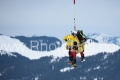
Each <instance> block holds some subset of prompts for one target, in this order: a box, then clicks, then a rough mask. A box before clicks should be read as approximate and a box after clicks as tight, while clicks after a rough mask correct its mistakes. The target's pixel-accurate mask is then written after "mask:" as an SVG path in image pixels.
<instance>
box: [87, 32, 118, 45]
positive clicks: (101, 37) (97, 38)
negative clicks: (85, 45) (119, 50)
mask: <svg viewBox="0 0 120 80" xmlns="http://www.w3.org/2000/svg"><path fill="white" fill-rule="evenodd" d="M86 36H87V37H88V38H89V39H91V41H92V40H94V41H93V42H98V43H113V44H116V45H119V46H120V36H118V37H111V36H108V35H106V34H103V33H89V34H87V35H86Z"/></svg>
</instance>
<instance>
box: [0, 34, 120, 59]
mask: <svg viewBox="0 0 120 80" xmlns="http://www.w3.org/2000/svg"><path fill="white" fill-rule="evenodd" d="M65 46H66V44H65V43H64V44H63V45H62V46H61V47H60V48H57V49H56V50H53V51H49V52H47V51H44V52H40V51H32V50H31V49H29V48H28V47H26V45H24V44H23V43H22V42H20V41H19V40H18V39H13V38H11V37H9V36H4V35H0V50H4V51H7V52H18V53H19V54H21V55H22V56H25V57H28V58H29V59H39V58H41V57H44V56H53V57H55V58H56V57H65V56H68V51H67V50H66V49H65ZM85 46H86V49H85V56H90V55H95V54H97V53H100V52H107V53H113V52H115V51H117V50H118V49H120V47H119V46H117V45H115V44H108V43H88V44H86V45H85ZM78 56H80V55H78Z"/></svg>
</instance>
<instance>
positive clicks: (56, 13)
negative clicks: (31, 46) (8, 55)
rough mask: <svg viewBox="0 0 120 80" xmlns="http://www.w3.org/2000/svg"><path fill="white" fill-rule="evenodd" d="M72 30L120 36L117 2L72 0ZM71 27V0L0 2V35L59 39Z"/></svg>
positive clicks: (118, 0)
mask: <svg viewBox="0 0 120 80" xmlns="http://www.w3.org/2000/svg"><path fill="white" fill-rule="evenodd" d="M75 9H76V28H77V29H80V30H81V29H82V30H83V31H84V33H85V34H87V33H93V32H96V33H105V34H107V35H109V36H120V0H76V5H75ZM73 26H74V4H73V0H0V33H2V34H5V35H9V36H18V35H25V36H33V35H40V36H42V35H47V36H55V37H58V38H62V37H63V36H64V35H66V34H69V33H70V32H71V30H73Z"/></svg>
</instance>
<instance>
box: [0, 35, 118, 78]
mask: <svg viewBox="0 0 120 80" xmlns="http://www.w3.org/2000/svg"><path fill="white" fill-rule="evenodd" d="M94 36H95V35H94ZM35 37H36V36H35ZM35 37H34V41H35V43H33V46H32V48H33V47H35V48H37V47H38V48H40V46H41V45H40V44H38V43H37V41H39V37H37V41H36V40H35ZM95 38H96V37H93V36H91V38H90V39H88V42H87V43H86V44H85V58H86V61H85V62H81V59H80V54H78V55H77V56H78V57H77V68H73V67H71V66H70V65H68V64H67V62H68V51H67V50H66V49H65V46H66V43H61V42H59V40H58V39H56V38H53V39H54V40H53V39H52V40H53V42H52V41H49V40H51V39H50V38H49V37H46V40H47V42H51V43H50V45H49V46H54V48H55V49H54V50H46V51H45V50H44V51H40V50H34V49H31V47H30V46H28V45H30V43H28V42H30V40H31V38H27V37H24V36H21V37H9V36H5V35H0V80H120V76H119V74H120V72H119V71H120V69H119V67H120V64H118V63H119V61H120V54H119V53H120V46H119V45H116V44H114V43H108V42H99V41H98V42H97V40H96V39H95ZM101 38H102V37H101ZM29 39H30V40H29ZM32 39H33V38H32ZM99 39H100V38H99ZM25 40H26V41H25ZM90 40H91V42H90ZM47 42H46V43H45V42H43V43H44V44H42V46H45V44H47ZM26 43H27V45H26ZM36 44H37V45H36ZM56 45H58V46H56ZM49 46H47V47H48V48H49ZM45 49H46V47H45ZM111 72H112V73H111ZM72 73H74V75H73V74H72Z"/></svg>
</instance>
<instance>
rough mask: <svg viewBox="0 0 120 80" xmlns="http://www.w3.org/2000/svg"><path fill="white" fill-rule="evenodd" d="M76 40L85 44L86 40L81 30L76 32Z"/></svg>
mask: <svg viewBox="0 0 120 80" xmlns="http://www.w3.org/2000/svg"><path fill="white" fill-rule="evenodd" d="M77 38H78V40H79V42H80V43H82V42H85V41H86V40H87V38H86V36H85V35H84V34H83V31H82V30H78V31H77Z"/></svg>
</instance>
